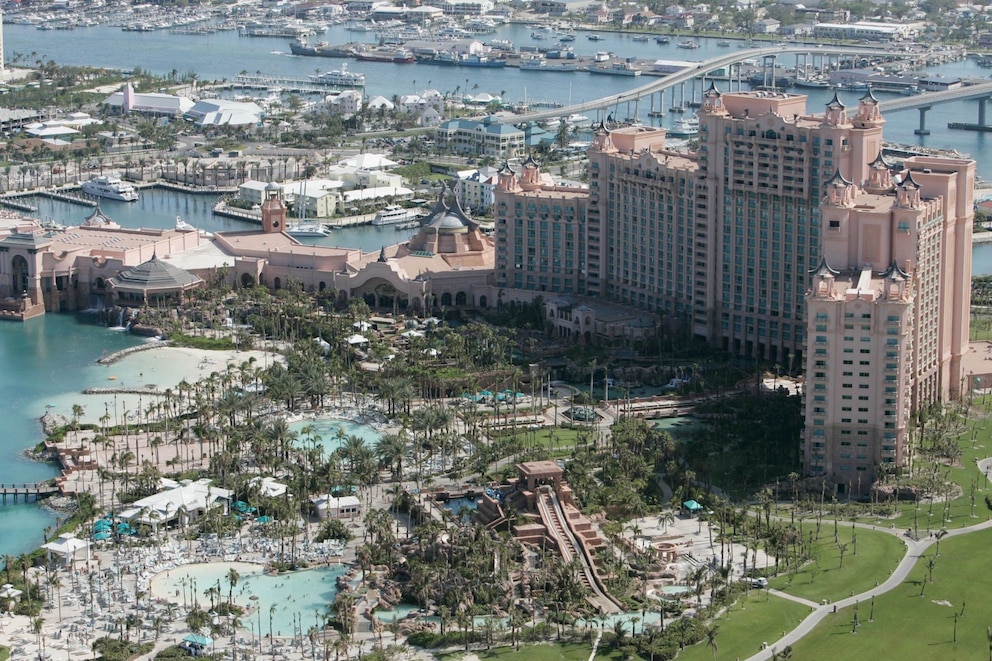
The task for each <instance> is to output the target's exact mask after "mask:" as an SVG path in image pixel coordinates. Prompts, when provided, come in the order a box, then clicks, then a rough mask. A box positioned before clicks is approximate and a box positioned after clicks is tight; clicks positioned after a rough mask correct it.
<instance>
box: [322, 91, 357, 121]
mask: <svg viewBox="0 0 992 661" xmlns="http://www.w3.org/2000/svg"><path fill="white" fill-rule="evenodd" d="M324 109H325V110H326V111H327V112H328V113H330V114H332V115H341V116H342V117H350V116H352V115H355V114H357V113H358V112H359V111H360V110H361V109H362V93H361V92H359V91H358V90H342V91H340V92H335V93H334V94H328V95H327V96H325V97H324Z"/></svg>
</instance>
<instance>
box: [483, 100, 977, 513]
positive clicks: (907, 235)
mask: <svg viewBox="0 0 992 661" xmlns="http://www.w3.org/2000/svg"><path fill="white" fill-rule="evenodd" d="M698 116H699V145H698V148H697V149H696V151H694V152H688V151H685V150H684V149H683V150H675V149H671V148H669V147H667V146H666V142H665V131H664V129H658V128H650V127H643V126H638V127H628V128H621V129H617V130H614V131H609V130H607V129H606V128H605V127H602V126H601V127H600V128H599V129H598V130H597V131H596V135H595V137H594V140H593V143H592V146H591V147H590V149H589V153H588V158H589V188H588V190H586V189H578V188H574V187H561V186H555V185H553V184H550V183H543V182H544V181H545V180H544V179H542V178H541V177H539V176H537V175H536V173H535V170H536V165H535V164H533V163H528V164H525V166H524V167H523V168H522V171H521V172H520V173H516V172H513V171H512V170H511V169H510V168H506V167H504V169H503V171H502V172H501V174H500V180H499V185H498V186H497V189H496V193H495V198H496V204H495V207H494V209H495V214H496V255H497V256H496V284H497V286H498V287H500V288H505V289H507V290H510V291H520V290H530V291H533V292H535V293H537V292H546V293H545V294H544V296H545V297H546V298H547V297H548V295H549V293H553V294H559V295H561V294H564V295H575V296H579V297H586V298H588V299H601V300H606V301H612V302H616V303H623V304H626V305H629V306H633V307H637V308H643V309H647V310H650V311H652V312H656V313H658V314H661V315H664V316H666V317H667V318H669V319H677V320H680V321H681V322H682V323H684V324H685V325H686V326H687V327H688V329H689V330H691V332H692V333H693V334H694V335H696V336H699V337H703V338H705V339H707V340H708V341H709V342H711V343H712V344H715V345H717V346H720V347H723V348H725V349H727V350H728V351H731V352H733V353H736V354H740V355H747V356H755V357H758V358H761V359H764V360H768V361H775V362H777V363H779V364H781V365H783V366H786V365H790V366H798V365H799V364H800V363H804V364H805V373H806V386H805V415H806V429H805V433H804V438H803V441H802V443H803V453H802V454H803V461H804V466H805V471H806V473H807V474H809V475H812V476H819V477H823V478H824V479H826V480H827V481H828V482H829V483H831V484H833V485H834V487H835V489H836V492H837V493H838V494H840V495H847V494H849V493H852V492H853V494H854V495H856V494H859V493H864V492H865V491H867V489H868V487H869V486H870V485H871V484H872V482H874V481H875V479H876V478H877V476H878V475H879V472H880V471H881V470H893V469H896V468H898V467H901V466H904V465H905V464H906V463H907V461H908V450H909V438H908V436H909V428H910V424H911V419H912V417H911V414H912V412H913V411H915V410H918V408H919V407H921V406H925V405H927V404H928V403H931V402H937V401H944V400H947V399H950V398H955V397H957V396H958V395H959V394H960V392H961V390H962V386H963V385H964V384H963V379H964V374H963V370H962V365H961V358H962V355H963V354H964V352H965V351H966V350H967V347H968V321H969V300H970V281H971V222H972V217H973V201H972V199H973V187H974V177H975V163H974V161H971V160H963V159H951V158H936V157H923V156H913V157H910V158H907V159H905V160H904V161H903V162H902V163H901V164H899V165H898V166H896V165H893V164H890V163H888V162H886V161H885V159H883V157H882V126H883V125H884V123H885V120H884V118H883V117H882V115H881V113H880V112H879V108H878V101H877V100H876V99H875V98H874V96H872V94H871V93H870V92H869V93H867V94H866V95H865V96H864V97H863V98H861V99H860V100H859V101H858V105H857V108H856V109H852V110H851V111H850V112H849V111H848V109H847V108H845V106H844V104H843V103H842V102H841V100H840V99H839V98H838V97H837V96H835V97H834V98H833V99H832V100H831V101H830V102H829V103H828V104H827V106H826V109H825V111H824V112H823V113H822V114H811V113H808V112H807V110H806V97H805V96H803V95H795V94H785V93H776V92H746V93H744V92H742V93H720V91H719V90H717V89H716V88H715V87H711V88H710V89H709V90H708V91H707V92H706V93H705V94H704V97H703V102H702V105H701V107H700V109H699V111H698Z"/></svg>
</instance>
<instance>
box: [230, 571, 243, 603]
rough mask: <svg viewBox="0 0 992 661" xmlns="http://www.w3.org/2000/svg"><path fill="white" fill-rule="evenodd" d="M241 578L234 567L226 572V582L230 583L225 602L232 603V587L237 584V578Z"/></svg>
mask: <svg viewBox="0 0 992 661" xmlns="http://www.w3.org/2000/svg"><path fill="white" fill-rule="evenodd" d="M240 578H241V574H239V573H238V570H236V569H235V568H234V567H231V569H229V570H228V572H227V582H228V583H229V584H230V586H231V589H230V590H229V591H228V593H227V602H228V603H229V604H233V603H234V587H235V586H236V585H237V584H238V580H239V579H240Z"/></svg>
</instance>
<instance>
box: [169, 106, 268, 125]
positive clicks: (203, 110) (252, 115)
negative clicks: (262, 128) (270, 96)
mask: <svg viewBox="0 0 992 661" xmlns="http://www.w3.org/2000/svg"><path fill="white" fill-rule="evenodd" d="M185 115H186V118H187V119H189V120H191V121H194V122H196V123H197V124H200V125H201V126H220V125H223V126H255V125H257V124H259V123H261V121H262V118H263V117H264V116H265V112H264V111H263V110H262V109H261V107H259V105H258V104H257V103H253V102H250V101H249V102H245V101H232V100H230V99H202V100H200V101H197V102H196V103H195V104H194V105H193V107H192V108H190V109H189V110H187V111H186V113H185Z"/></svg>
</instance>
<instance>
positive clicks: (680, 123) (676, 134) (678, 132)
mask: <svg viewBox="0 0 992 661" xmlns="http://www.w3.org/2000/svg"><path fill="white" fill-rule="evenodd" d="M668 135H670V136H671V137H673V138H694V137H696V136H697V135H699V120H698V119H696V118H695V117H693V118H692V119H684V118H679V119H676V120H675V125H674V126H672V128H670V129H668Z"/></svg>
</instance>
